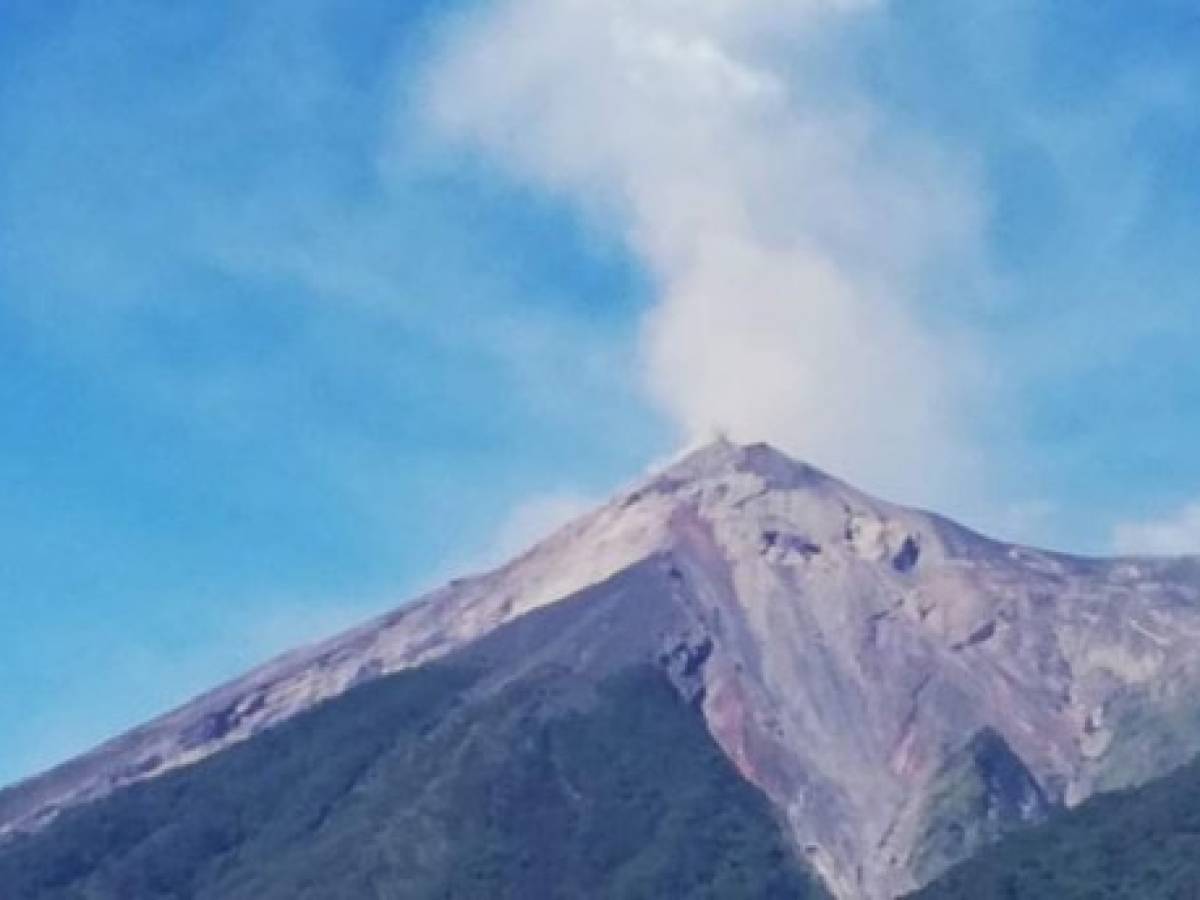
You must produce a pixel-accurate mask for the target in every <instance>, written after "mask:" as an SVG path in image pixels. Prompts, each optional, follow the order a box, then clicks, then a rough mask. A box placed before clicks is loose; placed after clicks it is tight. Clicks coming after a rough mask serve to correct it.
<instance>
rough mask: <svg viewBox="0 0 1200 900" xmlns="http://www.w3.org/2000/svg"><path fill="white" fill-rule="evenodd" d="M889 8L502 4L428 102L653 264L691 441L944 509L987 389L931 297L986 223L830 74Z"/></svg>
mask: <svg viewBox="0 0 1200 900" xmlns="http://www.w3.org/2000/svg"><path fill="white" fill-rule="evenodd" d="M874 6H875V4H874V3H871V2H868V0H862V2H853V0H844V2H833V0H826V2H822V0H793V2H786V0H781V2H775V3H770V2H759V0H744V2H735V0H688V2H683V0H636V2H635V0H500V2H499V3H498V4H493V5H490V6H488V7H487V8H485V9H483V10H481V11H479V12H478V13H476V14H474V15H473V16H469V17H467V18H466V19H465V20H463V21H460V22H458V23H456V25H455V27H454V30H453V31H452V33H451V35H450V37H449V40H448V42H447V45H446V47H445V48H444V52H443V53H442V54H440V55H439V58H438V61H437V63H436V64H435V66H434V67H433V70H432V71H431V73H430V76H429V79H428V82H427V83H426V84H425V85H424V89H425V90H426V91H427V97H426V102H427V104H428V108H429V111H430V114H431V116H432V119H433V121H434V123H435V124H436V126H437V128H438V130H439V133H440V134H442V135H443V136H445V137H447V138H449V139H451V140H454V141H459V142H463V143H465V144H466V145H468V146H471V147H474V148H477V149H479V150H481V151H483V152H484V153H485V154H487V155H488V156H489V157H490V158H493V159H495V160H497V161H498V162H499V163H500V164H501V165H503V166H504V167H506V168H507V169H508V170H509V171H511V172H512V173H514V174H516V175H517V176H519V177H521V178H523V179H526V180H527V181H529V182H530V183H532V184H535V185H538V186H541V187H543V188H546V189H549V190H552V191H554V192H557V193H559V194H561V195H564V196H566V197H568V198H570V199H572V200H574V201H576V202H577V203H579V204H580V205H581V208H582V209H583V210H584V211H585V212H586V213H587V214H588V215H589V216H591V217H593V219H594V220H595V221H596V222H598V223H599V224H600V225H601V226H604V227H613V228H616V229H619V230H620V232H621V234H622V235H623V237H624V239H625V240H626V242H627V244H628V246H629V247H630V249H631V250H632V252H634V253H635V254H636V255H637V256H638V257H639V258H640V259H641V260H642V261H643V263H644V264H645V265H646V267H647V269H648V271H649V272H650V274H651V276H652V279H653V283H654V285H655V287H656V301H655V303H654V305H653V307H652V309H651V310H650V311H649V312H648V313H647V315H646V319H645V322H644V328H643V332H642V334H643V346H642V357H641V358H642V360H643V365H644V379H645V384H646V387H647V390H648V391H649V393H650V395H651V396H652V397H653V399H654V401H655V402H656V403H657V404H658V405H660V406H661V408H662V409H663V410H664V411H665V412H666V413H667V414H668V415H669V416H670V417H671V418H672V420H673V421H675V422H676V423H677V424H678V425H679V427H680V429H681V431H682V432H683V433H682V434H681V439H682V440H689V439H692V438H694V437H695V436H697V435H702V434H706V433H709V432H711V431H712V430H713V429H714V428H721V429H724V430H726V431H728V432H729V433H730V434H731V436H732V437H733V438H735V439H736V440H740V441H749V440H768V441H771V442H773V443H775V444H777V445H779V446H781V447H782V448H784V449H786V450H789V451H791V452H793V453H796V454H798V455H800V456H803V457H805V458H808V459H810V460H811V461H813V462H815V463H818V464H821V465H825V466H827V467H829V468H831V469H832V470H833V471H836V472H838V473H841V474H844V475H846V476H849V477H851V478H853V479H855V480H858V481H859V482H860V483H862V484H864V485H865V486H868V487H871V488H873V489H877V490H884V491H889V492H891V493H892V494H893V495H898V496H900V497H903V498H918V499H920V500H922V501H924V502H944V501H946V500H948V499H951V498H954V497H955V495H956V494H960V492H961V491H962V490H963V486H964V484H967V483H969V482H971V481H973V480H975V479H977V478H978V473H977V472H976V471H975V465H976V463H975V456H976V454H975V452H974V448H973V446H972V441H971V435H970V431H971V429H970V422H969V419H970V415H969V413H968V409H969V407H968V403H969V401H970V400H971V399H972V398H973V397H974V395H975V393H976V391H977V390H978V388H979V380H978V377H977V374H978V373H977V369H980V368H981V367H978V366H977V365H976V363H975V362H974V361H973V359H972V353H971V352H969V351H968V349H967V346H966V344H965V343H964V342H963V341H962V340H961V339H960V338H959V337H952V336H950V335H947V334H942V333H939V332H938V331H937V330H935V329H934V327H933V326H931V325H930V324H928V323H927V322H926V321H925V320H924V319H923V317H922V313H921V310H920V301H921V296H920V286H921V282H922V276H923V275H924V274H925V273H926V272H927V270H928V268H929V266H930V265H931V264H934V263H936V262H937V261H938V260H940V259H942V258H947V257H950V256H954V257H956V258H959V259H962V258H964V257H967V256H970V255H971V254H973V253H975V252H976V249H977V248H976V246H975V242H976V240H977V235H978V234H979V231H980V228H979V222H980V219H981V214H980V210H979V208H978V207H979V204H978V202H977V200H976V194H977V192H976V191H975V190H974V188H973V185H972V183H971V180H970V178H969V177H968V176H967V175H966V174H964V170H963V167H962V166H959V165H957V164H956V162H955V160H954V159H952V158H951V157H950V156H949V155H948V154H946V153H944V152H942V151H940V150H939V148H938V147H937V146H936V145H934V144H933V143H931V142H928V141H924V140H922V139H921V138H920V137H919V136H917V135H913V134H908V133H903V132H901V131H898V130H896V129H895V128H894V127H891V126H889V125H888V123H887V122H886V121H885V120H884V117H883V116H882V115H881V114H880V112H879V111H878V110H877V109H875V108H873V107H872V105H871V104H870V102H869V101H868V100H867V99H866V98H865V97H864V96H862V94H861V92H855V91H853V90H852V89H850V88H849V87H848V84H847V82H846V80H845V79H842V78H840V77H839V76H837V75H836V74H831V73H828V72H826V71H824V70H827V69H829V68H830V66H829V65H828V64H826V63H822V62H821V61H820V60H821V59H823V58H825V57H827V56H828V53H829V46H828V41H827V38H828V36H829V35H830V34H832V33H834V32H835V31H836V29H837V28H838V27H839V26H841V25H843V24H845V23H846V22H847V21H849V19H850V17H855V16H863V15H871V14H872V13H873V7H874ZM822 54H825V56H822ZM956 499H959V500H961V496H958V497H957V498H956Z"/></svg>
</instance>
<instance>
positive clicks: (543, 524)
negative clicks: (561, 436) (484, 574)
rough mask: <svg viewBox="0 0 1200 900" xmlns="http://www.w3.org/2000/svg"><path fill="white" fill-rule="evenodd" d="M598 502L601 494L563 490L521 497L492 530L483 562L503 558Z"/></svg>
mask: <svg viewBox="0 0 1200 900" xmlns="http://www.w3.org/2000/svg"><path fill="white" fill-rule="evenodd" d="M600 503H601V498H597V497H590V496H588V495H586V494H581V493H576V492H575V491H566V490H564V491H551V492H549V493H545V494H537V495H534V496H532V497H529V498H527V499H526V500H523V501H522V502H521V503H519V504H517V505H516V506H515V507H514V508H513V509H512V511H511V512H510V513H509V514H508V516H507V517H506V518H505V519H504V521H503V522H502V523H501V524H500V527H499V528H498V529H497V530H496V536H495V538H494V539H493V542H492V546H491V548H490V549H489V550H488V551H487V553H486V554H485V555H486V559H485V560H484V563H485V564H486V565H496V564H499V563H504V562H507V561H508V560H509V559H511V558H512V557H513V556H515V555H516V554H518V553H521V552H523V551H525V550H528V549H529V548H530V547H531V546H533V544H535V543H536V542H537V541H539V540H541V539H542V538H544V537H546V536H547V535H548V534H550V533H551V532H553V531H555V530H556V529H558V528H560V527H561V526H563V525H566V524H567V523H568V522H570V521H571V520H572V519H574V518H577V517H578V516H581V515H583V514H584V513H586V512H588V511H589V510H591V509H593V508H594V507H596V506H598V505H599V504H600Z"/></svg>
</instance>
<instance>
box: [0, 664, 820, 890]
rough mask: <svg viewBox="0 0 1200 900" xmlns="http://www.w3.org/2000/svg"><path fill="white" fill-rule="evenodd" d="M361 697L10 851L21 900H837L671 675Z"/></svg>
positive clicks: (424, 684) (452, 678)
mask: <svg viewBox="0 0 1200 900" xmlns="http://www.w3.org/2000/svg"><path fill="white" fill-rule="evenodd" d="M480 677H481V675H480V673H479V672H478V671H474V670H472V669H470V668H468V667H463V666H457V667H456V666H452V665H435V666H430V667H426V668H424V669H421V670H417V671H414V672H409V673H404V674H400V675H397V676H392V677H389V678H385V679H382V680H379V681H377V682H374V683H371V684H367V685H364V686H362V687H359V688H357V689H355V690H353V691H351V692H350V693H348V694H347V695H345V696H343V697H341V698H339V699H337V700H335V701H332V702H329V703H327V704H325V705H324V706H321V707H318V708H317V709H315V710H313V711H311V712H310V713H308V714H305V715H303V716H300V717H298V718H296V719H293V720H291V721H289V722H286V723H284V724H282V725H280V726H278V727H276V728H274V729H272V730H270V731H267V732H265V733H263V734H262V735H259V736H258V737H256V738H254V739H252V740H250V741H248V742H246V743H244V744H241V745H239V746H236V747H234V748H232V749H230V750H228V751H225V752H224V753H221V754H219V755H218V756H215V757H213V758H211V759H209V760H207V761H205V762H203V763H200V764H198V765H196V766H193V767H191V768H188V769H183V770H180V771H178V772H176V773H173V774H171V775H167V776H164V777H162V778H159V779H157V780H154V781H151V782H147V783H144V784H140V785H137V786H135V787H133V788H129V789H126V790H124V791H122V792H120V793H117V794H115V795H113V796H111V797H109V798H107V799H105V800H102V801H100V802H98V803H95V804H92V805H91V806H87V807H84V808H81V809H78V810H75V811H72V812H69V813H66V814H64V815H63V816H62V817H61V818H60V820H59V821H57V822H56V823H55V824H54V825H53V826H52V827H51V828H49V829H48V830H47V831H45V832H43V833H41V834H39V835H37V836H35V837H32V838H27V839H23V840H21V841H19V842H17V843H15V844H10V845H8V846H7V847H4V848H0V885H3V897H4V898H5V900H67V898H71V900H130V898H138V900H160V898H161V900H166V898H172V900H191V898H195V900H202V898H203V900H251V898H253V900H301V898H312V900H316V898H321V900H325V898H330V900H332V898H339V900H371V898H405V900H409V898H481V900H482V898H489V900H492V898H497V900H498V898H514V900H515V898H521V900H536V898H574V897H579V898H647V900H650V898H655V900H658V898H671V897H706V898H772V897H778V898H784V897H787V898H803V897H815V896H823V894H821V892H820V891H819V890H818V889H816V888H814V887H812V885H811V883H810V881H809V880H808V878H807V877H806V876H805V874H804V873H803V872H802V870H801V869H800V867H799V866H798V864H797V863H796V862H795V861H794V859H793V858H792V856H791V855H790V852H789V850H788V849H787V847H786V844H785V841H784V839H783V838H782V836H781V835H780V833H779V831H778V829H777V827H776V824H775V822H774V821H773V820H772V818H771V814H770V812H769V810H768V808H767V805H766V802H765V800H764V799H763V798H762V797H761V796H760V795H759V793H758V792H757V791H756V790H755V789H754V788H752V787H751V786H750V785H748V784H747V783H746V782H744V781H743V780H742V779H741V778H740V777H739V776H738V775H737V773H736V772H735V770H734V769H733V768H732V767H731V766H730V765H729V763H728V762H727V760H726V759H725V758H724V756H723V755H722V754H721V753H720V751H719V749H718V748H717V747H716V746H715V745H714V744H713V743H712V741H711V739H710V737H709V735H708V733H707V730H706V729H705V727H704V724H703V722H702V720H701V718H700V716H699V715H698V714H697V713H696V711H695V710H694V709H692V708H691V707H689V706H687V705H685V704H684V703H683V702H682V701H681V700H680V699H679V697H678V696H677V694H676V693H675V692H674V690H673V689H672V687H671V685H670V683H669V682H668V681H667V679H666V678H665V677H664V676H663V674H662V673H661V672H660V671H659V670H657V669H655V668H653V667H651V666H648V665H647V666H642V667H638V668H634V669H629V670H626V671H624V672H623V673H621V674H617V675H613V676H609V677H607V678H606V679H605V680H603V681H602V682H600V683H599V685H598V686H592V685H580V684H577V683H573V682H572V676H571V675H570V674H569V673H567V672H562V671H547V670H544V669H543V670H540V671H539V672H538V673H537V674H536V675H531V676H526V677H524V678H522V679H519V680H518V681H516V682H515V683H511V684H509V685H507V686H506V687H504V688H503V689H502V690H500V691H499V692H491V693H489V694H488V695H487V697H486V698H485V699H478V698H474V699H470V698H469V691H470V689H471V686H472V685H473V684H474V683H475V682H476V681H477V679H478V678H480Z"/></svg>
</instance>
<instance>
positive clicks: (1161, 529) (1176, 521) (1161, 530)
mask: <svg viewBox="0 0 1200 900" xmlns="http://www.w3.org/2000/svg"><path fill="white" fill-rule="evenodd" d="M1112 545H1113V549H1114V550H1115V551H1116V552H1117V553H1130V554H1149V555H1154V556H1174V555H1178V554H1188V553H1200V501H1193V502H1191V503H1188V504H1186V505H1185V506H1183V507H1181V508H1180V509H1178V510H1176V511H1174V512H1172V513H1169V514H1167V515H1165V516H1163V517H1162V518H1160V519H1144V520H1141V521H1131V522H1120V523H1118V524H1117V525H1116V526H1115V527H1114V528H1113V538H1112Z"/></svg>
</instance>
